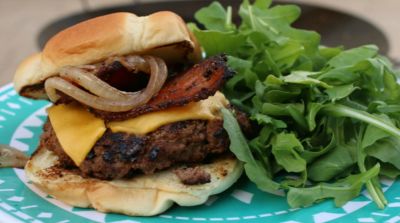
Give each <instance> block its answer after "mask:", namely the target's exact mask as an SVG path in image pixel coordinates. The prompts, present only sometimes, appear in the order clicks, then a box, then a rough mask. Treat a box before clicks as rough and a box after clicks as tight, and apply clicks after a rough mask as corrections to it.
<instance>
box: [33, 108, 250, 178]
mask: <svg viewBox="0 0 400 223" xmlns="http://www.w3.org/2000/svg"><path fill="white" fill-rule="evenodd" d="M238 121H239V122H240V124H241V126H242V128H243V129H244V130H245V131H247V132H248V130H249V129H250V124H249V121H248V119H247V118H246V116H245V115H244V114H243V113H238ZM40 143H41V146H44V147H45V148H47V149H49V150H52V151H53V152H54V153H56V154H57V155H58V157H59V163H60V165H61V166H62V167H64V168H69V169H75V168H76V166H75V164H74V163H73V161H72V160H71V159H70V158H69V157H68V155H66V154H65V152H64V150H63V149H62V147H61V145H60V143H59V141H58V139H57V137H56V134H55V132H54V130H53V128H52V126H51V123H50V121H47V122H46V124H45V125H44V134H43V135H42V137H41V140H40ZM228 148H229V138H228V136H227V134H226V132H225V130H224V129H223V126H222V120H212V121H206V120H189V121H181V122H176V123H172V124H168V125H165V126H162V127H160V128H159V129H157V130H156V131H154V132H152V133H149V134H147V135H145V136H135V135H130V134H127V133H113V132H111V131H110V130H108V131H107V132H106V133H105V134H104V135H103V136H102V137H101V138H100V139H99V140H98V141H97V143H96V144H95V145H94V147H93V148H92V150H91V151H90V153H89V154H88V155H87V157H86V159H85V160H84V161H83V162H82V164H81V165H80V166H79V170H80V174H81V175H82V176H84V177H95V178H99V179H104V180H111V179H119V178H128V177H131V176H133V175H134V174H135V173H145V174H151V173H154V172H155V171H157V170H162V169H166V168H168V167H171V166H173V165H174V164H195V163H200V162H203V161H205V160H206V159H207V158H209V157H210V155H216V154H222V153H225V152H227V151H228V150H229V149H228Z"/></svg>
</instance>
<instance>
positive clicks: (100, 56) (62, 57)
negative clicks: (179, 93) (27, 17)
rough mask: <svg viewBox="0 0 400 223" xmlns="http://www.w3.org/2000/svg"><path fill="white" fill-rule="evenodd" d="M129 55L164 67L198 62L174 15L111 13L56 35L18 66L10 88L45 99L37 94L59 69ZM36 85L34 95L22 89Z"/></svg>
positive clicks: (190, 39)
mask: <svg viewBox="0 0 400 223" xmlns="http://www.w3.org/2000/svg"><path fill="white" fill-rule="evenodd" d="M127 54H151V55H155V56H159V57H161V58H163V59H164V60H166V61H167V63H175V62H180V61H187V60H189V61H193V62H196V61H197V60H199V59H200V57H201V55H200V48H199V45H198V43H197V41H196V40H195V38H194V36H193V34H192V33H191V32H190V31H189V30H188V28H187V26H186V24H185V22H184V21H183V20H182V18H181V17H179V16H178V15H176V14H175V13H173V12H168V11H162V12H157V13H154V14H151V15H149V16H143V17H139V16H136V15H134V14H132V13H127V12H120V13H113V14H109V15H105V16H100V17H97V18H94V19H90V20H87V21H84V22H81V23H79V24H77V25H74V26H72V27H70V28H67V29H65V30H63V31H61V32H60V33H58V34H56V35H55V36H54V37H52V38H51V39H50V40H49V41H48V42H47V44H46V45H45V47H44V49H43V51H42V52H41V53H38V54H36V55H33V56H31V57H28V58H27V59H26V60H24V61H23V62H22V63H21V64H20V65H19V67H18V68H17V71H16V73H15V77H14V87H15V89H16V90H17V91H18V92H19V93H22V95H24V96H27V97H33V98H43V97H45V96H44V95H42V94H44V92H43V91H41V92H39V94H38V90H42V89H38V88H37V86H38V85H40V84H41V83H42V82H43V81H44V80H45V79H47V78H48V77H51V76H53V75H56V74H57V73H58V71H59V69H60V68H62V67H64V66H77V65H84V64H93V63H96V62H100V61H103V60H105V59H106V58H108V57H110V56H118V55H127ZM35 85H36V88H34V89H33V90H32V89H30V88H26V87H29V86H35ZM25 88H26V89H25ZM40 88H42V87H40ZM24 89H25V90H26V91H25V92H21V91H23V90H24ZM31 91H34V92H31Z"/></svg>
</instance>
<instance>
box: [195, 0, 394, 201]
mask: <svg viewBox="0 0 400 223" xmlns="http://www.w3.org/2000/svg"><path fill="white" fill-rule="evenodd" d="M270 4H271V1H270V0H256V1H254V2H250V1H248V0H244V1H243V3H242V4H241V6H240V9H239V12H238V13H239V16H240V18H241V23H240V25H239V26H237V25H235V24H234V23H233V22H232V8H231V7H228V8H224V7H223V6H222V5H221V4H220V3H218V2H214V3H212V4H211V5H209V6H208V7H205V8H202V9H200V10H199V11H198V12H197V13H196V14H195V18H196V19H197V21H198V22H199V23H201V24H202V25H203V26H204V27H205V29H200V28H199V27H197V26H196V25H195V24H189V26H190V28H191V30H192V31H193V32H194V34H195V36H196V37H197V39H198V41H199V42H200V44H201V45H202V47H203V49H204V51H205V54H206V56H212V55H215V54H220V53H225V54H227V55H228V64H229V66H230V67H231V68H233V69H234V70H235V71H236V72H237V73H236V75H235V76H234V77H233V78H232V79H230V80H229V81H228V82H227V83H226V85H225V88H224V93H225V95H226V96H227V97H228V98H229V99H230V101H231V103H232V104H234V105H235V106H237V107H238V108H240V109H242V110H243V111H246V112H247V113H248V114H249V116H250V119H251V120H253V121H254V122H256V123H257V124H258V126H259V129H258V134H257V136H256V137H254V138H252V139H246V138H245V137H244V136H243V134H242V132H241V130H240V128H239V125H238V123H237V121H236V119H235V117H234V114H233V113H232V112H231V111H229V110H227V109H224V110H223V111H222V113H223V116H224V128H225V129H226V130H227V132H228V134H229V137H230V139H231V146H230V149H231V151H232V152H233V153H234V154H235V155H236V156H237V157H238V159H239V160H241V161H243V163H244V168H245V172H246V174H247V176H248V178H249V179H250V180H251V181H253V182H254V183H255V184H256V185H257V186H258V188H260V189H261V190H263V191H266V192H270V193H274V192H276V191H277V190H284V191H285V192H286V195H287V201H288V203H289V205H290V206H292V207H303V206H308V205H311V204H313V203H315V202H319V201H321V200H323V199H326V198H333V199H334V202H335V204H336V205H338V206H340V205H343V204H345V202H347V201H349V200H351V199H352V198H354V197H356V196H358V195H359V194H360V191H361V190H362V189H363V188H364V186H365V187H366V188H367V190H368V191H369V194H370V195H371V197H372V198H373V199H374V201H375V202H376V204H377V206H378V207H379V208H384V207H385V205H386V204H387V201H386V199H385V197H384V194H383V192H382V189H381V186H380V184H379V180H378V177H379V176H386V177H390V178H396V177H397V176H398V175H400V129H399V127H400V85H399V83H398V82H397V79H398V76H399V75H398V73H396V71H395V70H393V68H392V65H391V64H390V62H389V61H388V60H387V59H386V58H385V57H383V56H381V55H379V54H378V48H377V47H376V46H374V45H365V46H360V47H358V48H354V49H343V47H334V48H331V47H325V46H322V45H321V44H320V36H319V34H318V33H316V32H313V31H307V30H301V29H296V28H293V27H292V26H291V24H292V23H293V22H294V21H295V20H296V19H297V18H298V17H299V16H300V9H299V7H297V6H294V5H278V6H274V7H271V6H270Z"/></svg>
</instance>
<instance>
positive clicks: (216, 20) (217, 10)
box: [194, 2, 236, 31]
mask: <svg viewBox="0 0 400 223" xmlns="http://www.w3.org/2000/svg"><path fill="white" fill-rule="evenodd" d="M194 18H195V19H196V20H197V21H199V22H200V23H201V24H203V25H204V26H205V27H206V28H207V29H209V30H218V31H231V30H234V29H235V28H236V27H235V25H234V24H232V8H228V12H227V11H225V9H224V7H223V6H222V5H221V4H220V3H219V2H213V3H211V5H209V6H208V7H205V8H202V9H200V10H199V11H197V12H196V13H195V14H194Z"/></svg>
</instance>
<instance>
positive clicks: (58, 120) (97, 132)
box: [47, 104, 106, 166]
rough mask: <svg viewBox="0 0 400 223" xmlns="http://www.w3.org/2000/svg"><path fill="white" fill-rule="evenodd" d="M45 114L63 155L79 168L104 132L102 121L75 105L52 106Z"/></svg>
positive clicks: (104, 127)
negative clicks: (47, 115)
mask: <svg viewBox="0 0 400 223" xmlns="http://www.w3.org/2000/svg"><path fill="white" fill-rule="evenodd" d="M47 113H48V114H49V118H50V122H51V125H52V126H53V129H54V131H55V133H56V136H57V139H58V141H59V142H60V144H61V146H62V148H63V149H64V151H65V153H66V154H67V155H68V156H69V157H70V158H71V159H72V160H73V161H74V162H75V164H76V165H78V166H79V165H80V164H81V163H82V161H83V160H84V159H85V157H86V155H87V154H88V153H89V152H90V150H91V148H92V147H93V146H94V144H95V143H96V141H97V140H99V139H100V137H101V136H102V135H103V134H104V132H105V131H106V126H105V125H104V121H103V120H101V119H99V118H96V117H95V116H94V115H93V114H91V113H90V112H89V111H87V110H85V109H84V108H83V107H82V106H77V105H63V104H62V105H56V106H52V107H50V108H49V109H48V110H47Z"/></svg>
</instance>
